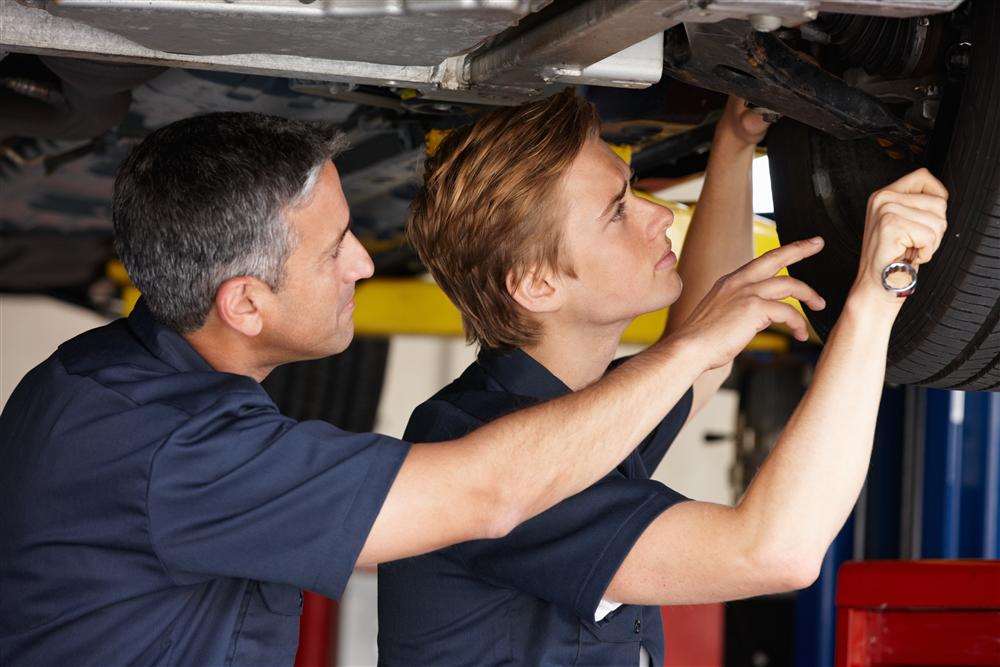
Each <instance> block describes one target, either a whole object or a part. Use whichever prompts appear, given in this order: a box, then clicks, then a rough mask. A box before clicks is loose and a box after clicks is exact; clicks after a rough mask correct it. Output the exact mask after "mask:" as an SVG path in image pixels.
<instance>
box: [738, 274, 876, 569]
mask: <svg viewBox="0 0 1000 667" xmlns="http://www.w3.org/2000/svg"><path fill="white" fill-rule="evenodd" d="M892 323H893V315H892V314H891V312H887V309H886V307H885V306H884V305H882V304H879V303H878V302H877V299H876V298H874V297H872V298H870V297H868V296H866V295H864V294H863V293H858V292H855V293H852V295H851V297H850V298H849V299H848V302H847V305H846V306H845V308H844V311H843V313H842V314H841V316H840V319H839V321H838V323H837V325H836V326H835V327H834V329H833V331H832V333H831V335H830V338H829V340H828V342H827V344H826V348H825V350H824V352H823V354H822V356H821V357H820V360H819V363H818V365H817V367H816V372H815V375H814V378H813V381H812V384H811V386H810V387H809V389H808V391H807V392H806V395H805V397H804V398H803V400H802V402H801V403H800V404H799V406H798V408H797V409H796V410H795V413H794V414H793V415H792V418H791V420H790V421H789V423H788V425H787V426H786V428H785V430H784V432H783V433H782V435H781V437H780V438H779V439H778V443H777V445H776V446H775V449H774V451H773V452H772V453H771V455H770V456H769V457H768V458H767V461H766V462H765V464H764V465H763V466H762V467H761V470H760V472H759V473H758V475H757V476H756V478H755V479H754V480H753V483H752V484H751V486H750V488H749V489H748V491H747V493H746V495H745V497H744V499H743V500H742V502H741V503H740V505H739V508H738V510H739V512H740V513H741V515H742V516H743V517H744V520H745V521H746V522H747V525H748V526H751V527H752V529H753V530H754V540H753V542H754V546H753V548H754V549H756V550H764V551H770V552H771V553H773V555H774V557H776V558H779V559H780V558H786V557H787V558H790V559H792V560H793V561H796V562H801V561H802V560H804V561H806V562H809V563H817V562H818V561H819V560H820V559H821V558H822V556H823V554H824V553H825V552H826V550H827V548H828V547H829V545H830V543H831V542H832V541H833V538H834V537H835V536H836V534H837V532H838V531H839V530H840V528H841V526H842V525H843V523H844V521H845V520H846V518H847V516H848V515H849V514H850V512H851V509H852V508H853V506H854V503H855V501H856V500H857V496H858V493H859V492H860V490H861V486H862V484H863V483H864V479H865V475H866V473H867V470H868V464H869V459H870V457H871V448H872V441H873V438H874V432H875V420H876V416H877V414H878V407H879V401H880V397H881V392H882V385H883V382H884V378H885V367H886V352H887V347H888V340H889V333H890V331H891V329H892Z"/></svg>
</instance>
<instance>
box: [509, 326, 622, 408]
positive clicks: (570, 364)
mask: <svg viewBox="0 0 1000 667" xmlns="http://www.w3.org/2000/svg"><path fill="white" fill-rule="evenodd" d="M627 326H628V322H625V323H622V324H615V325H609V326H605V327H593V326H588V327H582V326H569V325H557V326H547V327H546V330H545V332H544V333H543V334H542V336H541V338H540V339H539V340H538V342H536V343H533V344H531V345H526V346H524V347H523V348H522V349H523V350H524V351H525V352H526V353H527V354H529V355H531V357H532V358H534V359H535V361H537V362H538V363H540V364H541V365H543V366H545V368H546V369H547V370H548V371H549V372H550V373H552V374H553V375H555V376H556V377H557V378H559V379H560V380H562V382H563V384H565V385H566V386H567V387H569V388H570V389H572V390H573V391H578V390H580V389H583V388H584V387H587V386H588V385H590V384H593V383H594V382H596V381H597V380H599V379H600V378H601V376H602V375H604V371H606V370H607V368H608V364H610V363H611V361H612V359H614V358H615V352H616V351H617V350H618V343H619V341H620V340H621V336H622V333H624V331H625V328H626V327H627Z"/></svg>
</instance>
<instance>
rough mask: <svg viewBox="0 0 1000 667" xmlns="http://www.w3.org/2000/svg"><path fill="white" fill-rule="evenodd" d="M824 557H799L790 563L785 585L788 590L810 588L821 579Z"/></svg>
mask: <svg viewBox="0 0 1000 667" xmlns="http://www.w3.org/2000/svg"><path fill="white" fill-rule="evenodd" d="M822 567H823V559H822V557H820V558H815V557H812V556H809V557H804V558H800V559H797V560H796V561H794V562H793V563H790V564H789V568H788V573H787V575H786V577H785V581H784V586H785V590H786V591H798V590H801V589H803V588H809V587H810V586H812V585H813V584H814V583H816V580H817V579H819V573H820V570H821V569H822Z"/></svg>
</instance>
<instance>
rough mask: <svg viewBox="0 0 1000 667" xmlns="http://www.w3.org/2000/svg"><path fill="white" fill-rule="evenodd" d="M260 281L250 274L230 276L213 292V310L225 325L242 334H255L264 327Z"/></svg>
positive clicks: (262, 294)
mask: <svg viewBox="0 0 1000 667" xmlns="http://www.w3.org/2000/svg"><path fill="white" fill-rule="evenodd" d="M261 288H262V283H261V282H260V281H259V280H257V279H256V278H252V277H250V276H238V277H236V278H230V279H229V280H227V281H225V282H224V283H222V285H220V286H219V289H218V291H217V292H216V293H215V312H216V314H217V315H218V316H219V319H220V320H222V321H223V322H224V323H225V324H226V325H227V326H229V327H230V328H232V329H235V330H236V331H239V332H240V333H241V334H243V335H244V336H256V335H257V334H259V333H260V332H261V330H262V329H263V328H264V313H263V312H262V310H261V307H262V305H263V300H264V293H263V290H262V289H261Z"/></svg>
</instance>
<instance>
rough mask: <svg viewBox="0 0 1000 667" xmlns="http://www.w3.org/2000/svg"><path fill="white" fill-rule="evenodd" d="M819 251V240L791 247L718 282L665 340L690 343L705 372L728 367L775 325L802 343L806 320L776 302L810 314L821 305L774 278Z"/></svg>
mask: <svg viewBox="0 0 1000 667" xmlns="http://www.w3.org/2000/svg"><path fill="white" fill-rule="evenodd" d="M822 248H823V239H821V238H819V237H815V238H813V239H807V240H805V241H796V242H795V243H790V244H788V245H786V246H782V247H780V248H777V249H775V250H772V251H771V252H768V253H765V254H763V255H761V256H760V257H758V258H757V259H755V260H753V261H752V262H749V263H748V264H746V265H744V266H743V267H741V268H739V269H737V270H736V271H734V272H733V273H730V274H729V275H727V276H723V277H722V278H720V279H719V280H718V282H716V283H715V286H714V287H713V288H712V289H711V291H709V293H708V294H706V295H705V298H704V299H702V300H701V303H699V304H698V306H696V307H695V309H694V311H693V312H692V313H691V315H689V316H688V318H687V319H686V320H685V321H684V323H683V324H682V325H681V326H680V328H679V329H677V331H675V332H674V333H673V334H671V335H670V336H668V337H667V338H665V339H664V340H665V341H669V342H670V343H676V342H678V341H684V342H687V343H689V344H690V346H693V347H694V348H695V349H697V350H698V351H699V353H700V354H702V355H704V356H703V361H704V364H705V370H711V369H713V368H719V367H721V366H724V365H726V364H728V363H729V362H730V361H732V360H733V359H734V358H735V357H736V355H737V354H739V353H740V352H742V351H743V349H744V348H745V347H746V346H747V344H749V343H750V340H751V339H752V338H753V337H754V336H755V335H757V334H758V333H759V332H761V331H763V330H764V329H766V328H767V327H769V326H771V325H772V324H775V323H778V322H781V323H784V324H785V325H787V326H788V328H790V329H791V330H792V333H793V335H794V336H795V338H797V339H798V340H801V341H805V340H807V339H808V338H809V329H808V325H807V324H806V320H805V318H804V317H802V314H801V313H799V312H798V311H797V310H795V309H794V308H792V307H791V306H790V305H788V304H787V303H782V301H781V299H784V298H787V297H794V298H796V299H798V300H799V301H800V302H802V303H804V304H806V305H808V306H809V308H810V309H812V310H822V309H823V308H825V307H826V302H825V301H824V300H823V298H822V297H821V296H820V295H819V294H817V293H816V291H815V290H814V289H813V288H811V287H809V286H808V285H806V284H805V283H804V282H802V281H801V280H796V279H795V278H792V277H790V276H775V275H774V274H776V273H777V272H778V271H780V270H781V269H783V268H785V267H787V266H789V265H791V264H794V263H795V262H798V261H799V260H802V259H805V258H806V257H810V256H812V255H815V254H816V253H818V252H819V251H820V250H821V249H822ZM689 349H690V348H689Z"/></svg>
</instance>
